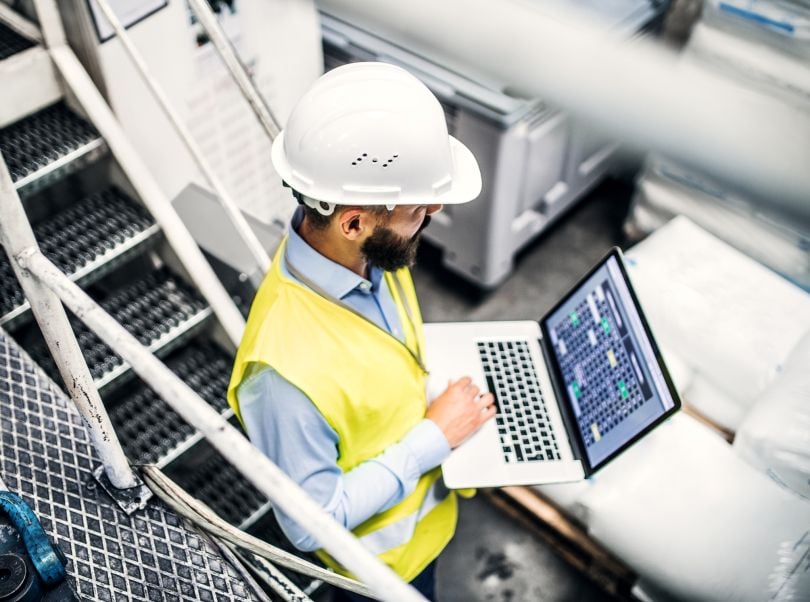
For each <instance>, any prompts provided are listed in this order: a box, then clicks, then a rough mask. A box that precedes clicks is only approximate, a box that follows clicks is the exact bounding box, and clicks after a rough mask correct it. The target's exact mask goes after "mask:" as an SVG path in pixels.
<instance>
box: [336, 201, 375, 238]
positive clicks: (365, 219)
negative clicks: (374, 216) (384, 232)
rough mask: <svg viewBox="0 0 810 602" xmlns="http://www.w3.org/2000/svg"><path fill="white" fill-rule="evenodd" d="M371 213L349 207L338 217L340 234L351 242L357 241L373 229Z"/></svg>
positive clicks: (359, 208) (360, 208)
mask: <svg viewBox="0 0 810 602" xmlns="http://www.w3.org/2000/svg"><path fill="white" fill-rule="evenodd" d="M369 217H370V215H369V212H368V211H366V210H364V209H363V208H362V207H348V208H346V209H344V210H343V211H341V212H340V214H339V215H338V226H339V227H340V232H341V234H343V236H345V237H346V238H348V239H349V240H357V239H358V238H361V237H362V236H363V234H365V233H366V232H367V231H368V229H369V228H370V227H371V222H370V220H369Z"/></svg>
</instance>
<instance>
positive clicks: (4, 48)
mask: <svg viewBox="0 0 810 602" xmlns="http://www.w3.org/2000/svg"><path fill="white" fill-rule="evenodd" d="M34 46H36V43H35V42H33V41H31V40H29V39H28V38H25V37H23V36H21V35H20V34H18V33H17V32H16V31H14V30H13V29H11V28H10V27H8V26H7V25H5V24H4V23H2V22H0V61H4V60H6V59H7V58H8V57H10V56H13V55H15V54H17V53H19V52H22V51H23V50H28V49H29V48H33V47H34Z"/></svg>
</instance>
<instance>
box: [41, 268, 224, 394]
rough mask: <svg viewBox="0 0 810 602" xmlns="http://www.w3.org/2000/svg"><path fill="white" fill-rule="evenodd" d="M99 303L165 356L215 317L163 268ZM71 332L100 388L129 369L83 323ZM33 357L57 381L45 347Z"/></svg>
mask: <svg viewBox="0 0 810 602" xmlns="http://www.w3.org/2000/svg"><path fill="white" fill-rule="evenodd" d="M99 305H101V307H103V308H104V309H105V310H106V311H107V312H108V313H110V314H111V315H112V316H113V317H114V318H115V319H116V320H118V322H120V323H121V325H122V326H123V327H124V328H126V329H127V330H128V331H129V332H130V333H131V334H132V335H133V336H135V337H136V338H137V339H138V340H139V341H140V342H141V343H142V344H143V345H146V346H147V347H149V348H150V349H151V350H152V351H153V352H154V353H156V354H158V355H160V354H166V353H168V352H169V351H171V350H172V349H174V348H175V347H176V346H177V345H179V344H181V343H182V342H183V341H186V340H188V339H189V338H190V337H192V336H193V335H194V334H195V333H196V332H197V331H198V330H199V328H201V327H202V325H203V324H204V323H205V322H206V321H207V320H208V318H209V317H210V316H211V315H212V312H211V309H210V308H209V307H208V306H207V305H206V304H205V302H204V301H203V299H202V298H201V297H200V296H199V295H198V294H197V292H196V291H194V290H193V289H192V288H191V287H189V286H187V285H186V284H184V283H183V282H182V281H181V280H180V279H179V278H178V277H177V276H175V275H173V274H172V273H171V272H169V271H168V270H167V269H165V268H161V269H159V270H156V271H154V272H152V273H150V274H148V275H147V276H145V277H143V278H141V279H140V280H138V281H136V282H134V283H133V284H130V285H128V286H126V287H125V288H123V289H121V290H119V291H118V292H116V293H114V294H112V295H110V296H109V297H107V298H106V299H104V300H102V301H101V302H100V303H99ZM72 323H73V329H74V331H75V333H76V338H77V339H78V341H79V346H80V347H81V348H82V351H83V353H84V357H85V359H86V361H87V365H88V367H89V368H90V373H91V374H92V375H93V379H94V380H95V383H96V386H97V387H98V388H99V389H102V388H104V387H106V386H108V385H109V384H111V383H112V382H113V381H115V380H117V379H120V378H121V377H122V376H123V375H124V374H127V373H130V371H131V368H130V367H129V365H128V364H126V363H125V362H124V361H123V360H122V359H121V358H120V357H119V356H118V355H116V354H115V353H113V351H112V350H111V349H110V348H109V347H107V345H105V344H104V343H103V342H102V341H101V340H100V339H99V338H98V337H97V336H96V335H95V334H93V333H92V332H91V331H90V330H89V329H88V328H87V327H86V326H85V325H84V324H83V323H81V322H79V321H78V320H76V319H75V318H74V319H73V320H72ZM31 356H32V357H33V358H34V359H35V360H37V361H38V362H39V364H40V365H41V366H42V367H43V369H44V370H45V371H46V372H47V373H48V374H49V375H50V376H51V377H52V378H54V380H56V381H57V382H58V381H59V377H58V373H57V370H56V366H55V364H54V362H53V359H52V358H51V356H50V353H48V350H47V348H46V347H45V345H44V343H39V344H38V345H36V346H35V347H34V348H33V349H31Z"/></svg>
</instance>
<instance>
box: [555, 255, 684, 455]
mask: <svg viewBox="0 0 810 602" xmlns="http://www.w3.org/2000/svg"><path fill="white" fill-rule="evenodd" d="M545 322H546V326H547V329H548V330H547V332H548V333H549V336H550V338H551V341H550V346H551V347H552V348H553V351H554V356H555V357H556V360H557V363H558V366H559V369H560V374H561V375H562V379H563V382H562V383H561V384H562V385H563V387H564V388H565V391H566V397H567V401H568V403H569V404H570V407H571V409H572V413H573V415H574V416H575V417H576V422H577V427H578V429H579V432H580V435H581V437H582V442H583V443H584V444H585V449H586V452H587V454H588V461H589V463H590V465H591V467H592V468H596V467H597V466H598V465H599V464H601V463H602V462H604V461H605V460H607V459H609V458H610V456H611V455H612V454H613V453H614V452H616V451H617V450H618V449H619V448H621V447H622V446H623V445H624V444H625V443H627V442H628V441H630V440H632V439H633V438H634V437H635V436H636V435H637V434H638V433H640V432H641V431H642V430H644V428H646V427H647V426H648V425H650V424H651V423H653V422H654V421H655V420H656V419H657V418H659V417H660V416H661V415H662V414H664V413H665V412H666V411H667V410H669V409H670V408H672V407H673V405H674V400H673V399H672V397H671V395H670V393H669V390H668V388H667V387H666V384H665V381H664V379H663V375H662V373H661V369H660V367H659V365H658V360H657V359H656V357H655V354H654V352H653V348H652V345H651V344H650V340H649V338H648V337H647V334H646V332H645V331H644V328H643V326H642V324H641V320H640V317H639V314H638V310H637V309H636V306H635V304H634V303H633V300H632V297H631V295H630V291H629V289H628V287H627V284H626V282H625V280H624V276H623V275H622V272H621V270H620V269H619V266H618V260H617V258H616V257H613V256H611V257H610V258H609V259H608V260H607V262H606V263H605V264H604V265H603V266H602V267H600V268H599V269H598V270H596V272H594V273H593V274H592V275H591V277H590V278H588V279H587V280H586V281H585V282H584V283H583V284H582V285H581V286H580V287H579V288H578V289H577V290H576V291H574V293H573V294H571V295H570V297H569V298H568V299H567V300H566V302H565V303H563V304H562V305H561V306H560V307H559V308H558V309H557V310H556V311H554V313H552V314H551V315H550V316H549V317H548V318H546V320H545Z"/></svg>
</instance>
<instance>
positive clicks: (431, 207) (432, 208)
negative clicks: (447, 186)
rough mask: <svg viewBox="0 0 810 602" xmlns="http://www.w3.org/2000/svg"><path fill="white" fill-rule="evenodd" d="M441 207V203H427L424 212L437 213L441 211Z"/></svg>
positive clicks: (428, 213)
mask: <svg viewBox="0 0 810 602" xmlns="http://www.w3.org/2000/svg"><path fill="white" fill-rule="evenodd" d="M442 207H443V205H428V206H427V210H426V211H425V213H426V214H427V215H433V214H434V213H438V212H439V211H441V210H442Z"/></svg>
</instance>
